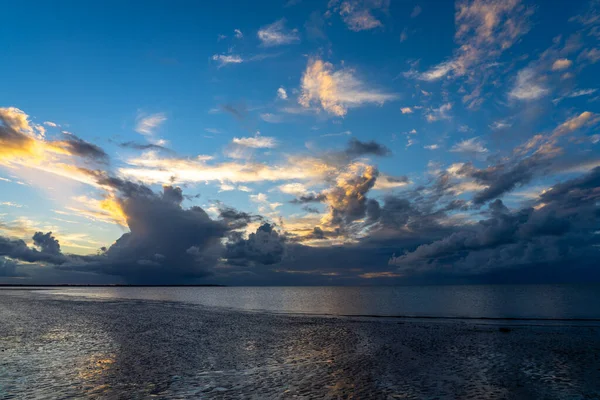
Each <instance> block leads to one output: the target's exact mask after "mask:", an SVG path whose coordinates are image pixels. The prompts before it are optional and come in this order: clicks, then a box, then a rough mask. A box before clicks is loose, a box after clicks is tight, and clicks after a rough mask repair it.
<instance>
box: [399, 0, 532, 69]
mask: <svg viewBox="0 0 600 400" xmlns="http://www.w3.org/2000/svg"><path fill="white" fill-rule="evenodd" d="M531 13H532V9H529V8H525V7H524V6H523V5H522V4H521V2H520V1H519V0H459V1H457V3H456V13H455V18H454V20H455V21H454V22H455V25H456V34H455V40H456V43H457V44H458V45H459V47H458V49H457V50H456V51H455V54H454V57H453V58H452V59H450V60H448V61H444V62H442V63H440V64H438V65H436V66H434V67H432V68H431V69H430V70H428V71H426V72H424V73H417V72H415V71H410V72H408V73H407V74H406V75H407V76H409V77H415V78H417V79H421V80H425V81H434V80H438V79H441V78H444V77H446V76H448V75H450V74H453V76H464V75H467V74H469V73H470V74H472V73H474V72H477V73H483V72H484V71H485V69H486V63H490V62H491V61H492V60H494V59H496V58H497V57H499V56H500V55H501V54H502V53H503V52H504V51H506V50H507V49H509V48H510V47H512V45H513V44H515V43H516V42H517V41H518V40H519V38H520V37H521V36H522V35H524V34H525V33H527V32H528V31H529V24H528V21H527V19H528V17H529V15H531Z"/></svg>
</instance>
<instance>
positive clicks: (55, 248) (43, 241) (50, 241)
mask: <svg viewBox="0 0 600 400" xmlns="http://www.w3.org/2000/svg"><path fill="white" fill-rule="evenodd" d="M32 239H33V243H34V244H35V245H36V246H38V247H39V248H40V249H41V250H42V252H44V253H46V254H54V255H60V254H61V252H60V244H59V243H58V240H56V238H55V237H54V236H52V232H47V233H42V232H36V233H35V234H34V235H33V238H32Z"/></svg>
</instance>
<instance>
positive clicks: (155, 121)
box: [135, 113, 167, 136]
mask: <svg viewBox="0 0 600 400" xmlns="http://www.w3.org/2000/svg"><path fill="white" fill-rule="evenodd" d="M166 120H167V117H166V116H165V114H163V113H156V114H151V115H144V114H139V115H138V118H137V123H136V126H135V131H136V132H138V133H141V134H142V135H145V136H152V135H154V133H155V131H156V129H158V127H160V125H161V124H162V123H163V122H165V121H166Z"/></svg>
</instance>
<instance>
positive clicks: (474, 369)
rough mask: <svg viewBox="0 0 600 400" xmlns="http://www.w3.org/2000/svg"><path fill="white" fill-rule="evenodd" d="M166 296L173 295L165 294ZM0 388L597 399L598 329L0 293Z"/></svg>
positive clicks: (103, 394) (81, 394) (51, 392)
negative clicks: (317, 314)
mask: <svg viewBox="0 0 600 400" xmlns="http://www.w3.org/2000/svg"><path fill="white" fill-rule="evenodd" d="M168 300H172V299H171V298H168ZM0 321H2V323H1V324H0V399H2V400H4V399H63V398H65V399H66V398H102V399H105V398H108V399H146V398H150V397H152V398H159V399H180V398H202V399H240V398H250V399H281V398H284V399H287V398H307V399H316V398H360V399H364V398H375V399H398V398H404V399H433V398H440V399H457V398H459V399H532V398H544V399H584V398H600V328H598V327H595V326H585V327H577V326H573V325H574V324H573V323H570V322H569V323H564V324H563V326H535V325H532V326H510V328H509V331H508V332H502V331H500V330H499V329H498V327H497V326H490V325H480V324H477V323H461V322H445V323H434V322H432V321H425V322H408V321H404V320H401V321H398V320H390V319H379V320H372V319H348V318H320V317H308V316H302V317H297V316H288V315H276V314H271V313H257V312H252V313H250V312H242V311H232V310H227V309H224V308H213V307H205V306H201V305H195V304H190V303H185V302H172V301H157V299H154V300H153V301H148V300H135V299H114V298H113V299H102V300H100V299H93V298H89V297H88V298H80V297H76V296H70V297H67V296H56V295H52V296H49V295H48V294H44V293H41V292H39V291H35V292H31V291H22V290H20V291H15V290H12V291H0Z"/></svg>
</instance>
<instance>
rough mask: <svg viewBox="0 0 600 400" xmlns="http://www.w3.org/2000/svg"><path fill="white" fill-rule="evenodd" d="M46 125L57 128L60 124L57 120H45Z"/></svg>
mask: <svg viewBox="0 0 600 400" xmlns="http://www.w3.org/2000/svg"><path fill="white" fill-rule="evenodd" d="M44 125H46V126H49V127H51V128H57V127H58V126H59V125H58V124H57V123H56V122H52V121H44Z"/></svg>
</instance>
